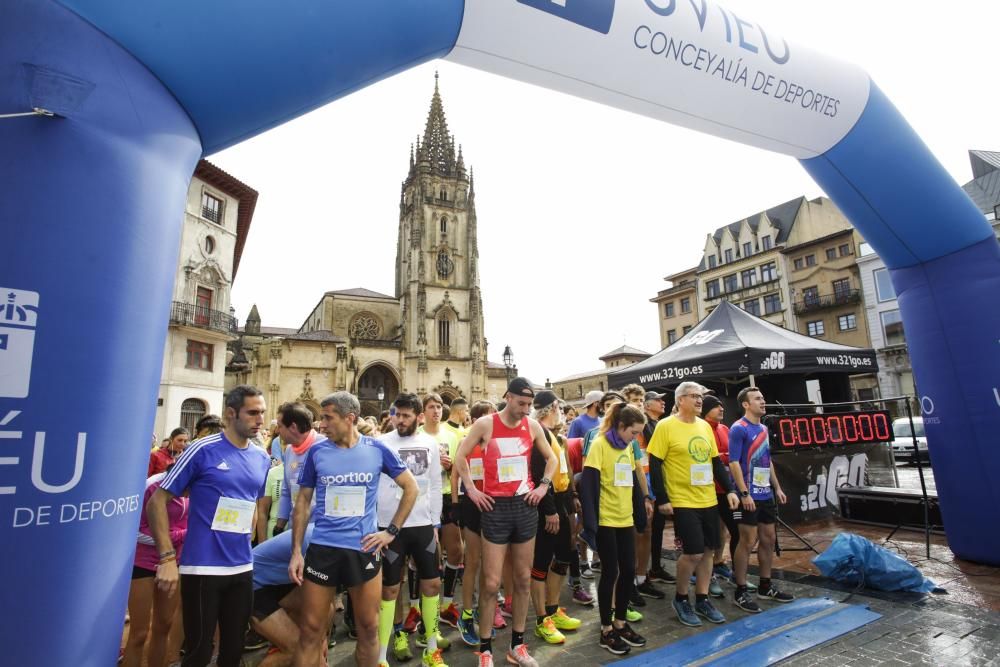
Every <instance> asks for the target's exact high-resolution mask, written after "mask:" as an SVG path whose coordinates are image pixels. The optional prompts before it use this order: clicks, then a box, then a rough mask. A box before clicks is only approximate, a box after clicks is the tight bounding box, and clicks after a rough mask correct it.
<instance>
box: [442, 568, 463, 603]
mask: <svg viewBox="0 0 1000 667" xmlns="http://www.w3.org/2000/svg"><path fill="white" fill-rule="evenodd" d="M459 567H460V566H458V565H452V564H451V563H449V562H447V561H445V564H444V585H443V586H442V587H441V597H442V598H444V600H443V605H444V608H445V609H447V608H448V605H450V604H451V600H452V598H453V597H455V584H456V583H457V582H458V568H459Z"/></svg>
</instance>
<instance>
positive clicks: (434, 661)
mask: <svg viewBox="0 0 1000 667" xmlns="http://www.w3.org/2000/svg"><path fill="white" fill-rule="evenodd" d="M420 662H421V664H423V665H424V666H425V667H448V665H446V664H445V662H444V659H443V658H442V657H441V649H437V650H436V651H426V650H425V651H424V655H423V657H422V658H421V659H420Z"/></svg>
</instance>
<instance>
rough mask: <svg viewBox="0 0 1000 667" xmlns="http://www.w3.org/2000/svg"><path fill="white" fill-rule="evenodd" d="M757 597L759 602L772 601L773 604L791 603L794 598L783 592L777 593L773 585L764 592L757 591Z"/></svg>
mask: <svg viewBox="0 0 1000 667" xmlns="http://www.w3.org/2000/svg"><path fill="white" fill-rule="evenodd" d="M757 597H759V598H760V599H761V600H774V601H775V602H791V601H792V600H794V599H795V596H794V595H792V594H791V593H786V592H785V591H779V590H778V589H777V588H776V587H775V585H774V584H771V586H770V587H768V589H767V590H766V591H762V590H758V591H757Z"/></svg>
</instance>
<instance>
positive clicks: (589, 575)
mask: <svg viewBox="0 0 1000 667" xmlns="http://www.w3.org/2000/svg"><path fill="white" fill-rule="evenodd" d="M580 576H581V577H583V578H584V579H593V578H594V571H593V570H592V569H590V566H589V565H587V566H585V567H584V568H583V569H582V570H580Z"/></svg>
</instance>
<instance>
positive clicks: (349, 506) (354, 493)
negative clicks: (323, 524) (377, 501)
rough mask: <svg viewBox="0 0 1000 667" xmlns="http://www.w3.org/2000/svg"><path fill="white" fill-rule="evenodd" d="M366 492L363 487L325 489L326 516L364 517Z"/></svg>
mask: <svg viewBox="0 0 1000 667" xmlns="http://www.w3.org/2000/svg"><path fill="white" fill-rule="evenodd" d="M367 494H368V490H367V489H366V488H365V487H363V486H328V487H326V507H325V508H324V509H325V513H326V515H327V516H340V517H345V516H364V515H365V499H366V497H367Z"/></svg>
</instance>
